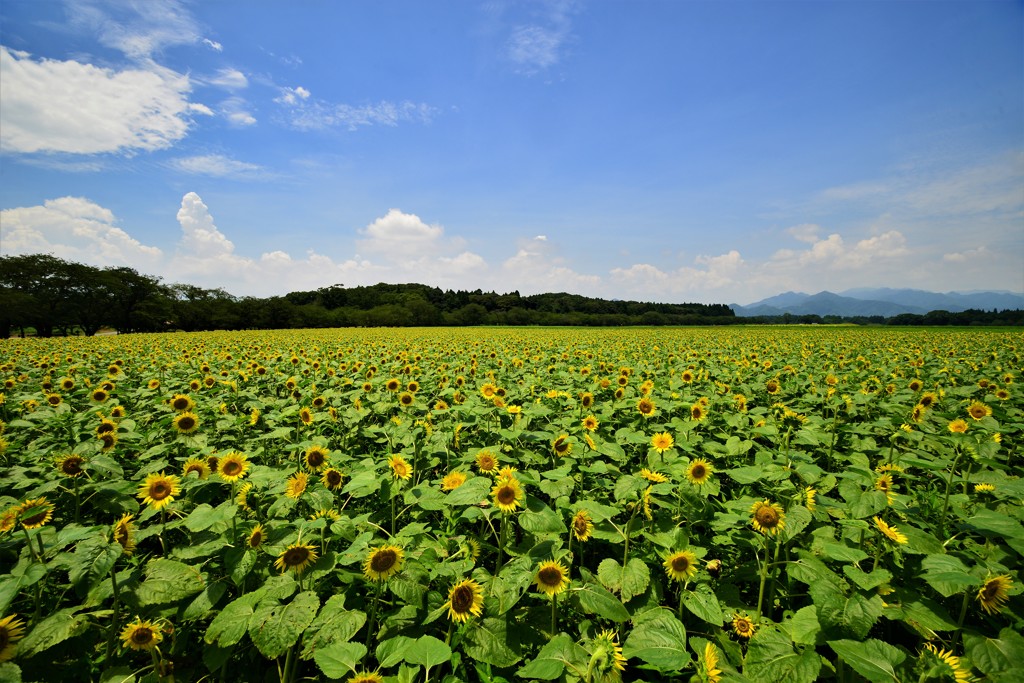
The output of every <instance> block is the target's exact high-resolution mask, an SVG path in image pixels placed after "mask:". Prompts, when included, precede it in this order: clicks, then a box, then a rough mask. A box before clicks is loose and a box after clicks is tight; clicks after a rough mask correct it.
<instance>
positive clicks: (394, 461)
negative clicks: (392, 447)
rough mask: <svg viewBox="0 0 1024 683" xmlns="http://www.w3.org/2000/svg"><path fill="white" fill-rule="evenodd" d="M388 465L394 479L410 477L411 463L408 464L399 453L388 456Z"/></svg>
mask: <svg viewBox="0 0 1024 683" xmlns="http://www.w3.org/2000/svg"><path fill="white" fill-rule="evenodd" d="M388 466H389V467H390V468H391V474H392V476H394V477H395V479H401V480H403V481H408V480H409V479H410V478H412V465H410V464H409V463H408V462H407V461H406V459H405V458H403V457H402V456H401V455H397V454H396V455H392V456H391V457H389V458H388Z"/></svg>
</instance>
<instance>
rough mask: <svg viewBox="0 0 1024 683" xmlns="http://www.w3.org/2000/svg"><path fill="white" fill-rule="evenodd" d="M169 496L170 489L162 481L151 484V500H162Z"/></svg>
mask: <svg viewBox="0 0 1024 683" xmlns="http://www.w3.org/2000/svg"><path fill="white" fill-rule="evenodd" d="M170 494H171V487H170V486H168V485H167V484H166V483H165V482H163V481H156V482H153V485H152V486H150V487H149V497H150V498H152V499H153V500H163V499H164V498H166V497H167V496H169V495H170Z"/></svg>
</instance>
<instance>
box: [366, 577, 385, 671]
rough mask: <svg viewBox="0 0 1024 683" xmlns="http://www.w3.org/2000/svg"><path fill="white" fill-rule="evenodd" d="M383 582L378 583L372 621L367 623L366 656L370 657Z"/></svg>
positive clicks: (372, 609) (371, 612) (372, 608)
mask: <svg viewBox="0 0 1024 683" xmlns="http://www.w3.org/2000/svg"><path fill="white" fill-rule="evenodd" d="M383 584H384V582H383V581H378V582H377V589H376V590H375V591H374V593H373V605H371V606H370V620H369V621H367V622H366V655H367V657H369V655H370V641H371V640H372V639H373V623H374V621H375V620H376V618H377V605H378V603H380V589H381V587H382V586H383Z"/></svg>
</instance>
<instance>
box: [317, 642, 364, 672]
mask: <svg viewBox="0 0 1024 683" xmlns="http://www.w3.org/2000/svg"><path fill="white" fill-rule="evenodd" d="M365 656H366V646H365V645H363V644H362V643H330V644H328V645H326V646H325V647H322V648H319V649H317V651H316V653H314V655H313V661H314V662H316V665H317V666H318V667H320V671H322V672H323V674H324V675H325V676H327V677H328V678H343V677H345V676H348V675H349V674H351V673H356V672H357V671H359V670H361V668H362V667H361V666H360V662H361V661H362V659H363V657H365Z"/></svg>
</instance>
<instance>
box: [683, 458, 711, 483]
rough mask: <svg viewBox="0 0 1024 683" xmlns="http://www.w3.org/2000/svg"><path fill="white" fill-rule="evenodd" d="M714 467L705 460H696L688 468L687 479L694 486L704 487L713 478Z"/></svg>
mask: <svg viewBox="0 0 1024 683" xmlns="http://www.w3.org/2000/svg"><path fill="white" fill-rule="evenodd" d="M712 472H714V467H712V466H711V463H709V462H708V461H707V460H705V459H704V458H696V459H695V460H693V461H692V462H690V464H689V465H687V467H686V478H687V479H688V480H689V481H690V483H691V484H693V485H694V486H702V485H703V484H706V483H707V481H708V479H710V478H711V473H712Z"/></svg>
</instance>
